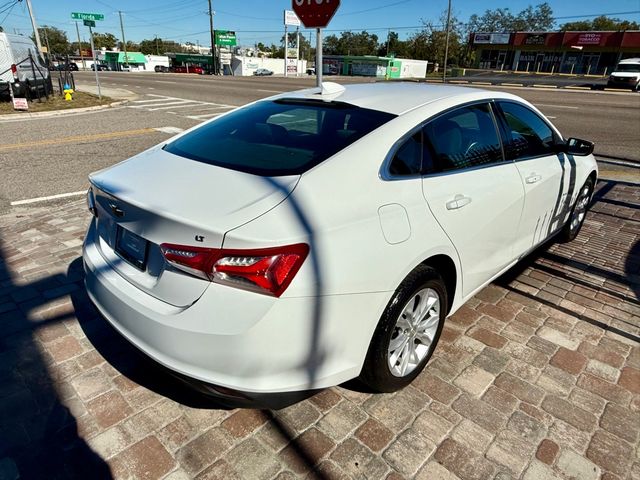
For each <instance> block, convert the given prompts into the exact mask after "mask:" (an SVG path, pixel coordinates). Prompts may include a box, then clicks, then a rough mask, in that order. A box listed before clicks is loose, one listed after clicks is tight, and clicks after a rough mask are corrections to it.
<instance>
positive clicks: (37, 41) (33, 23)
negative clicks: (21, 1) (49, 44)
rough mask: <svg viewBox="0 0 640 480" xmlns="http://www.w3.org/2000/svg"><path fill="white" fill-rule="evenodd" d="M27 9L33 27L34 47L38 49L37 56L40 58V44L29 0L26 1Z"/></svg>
mask: <svg viewBox="0 0 640 480" xmlns="http://www.w3.org/2000/svg"><path fill="white" fill-rule="evenodd" d="M27 9H28V10H29V17H31V26H32V27H33V36H34V37H35V38H36V47H38V55H39V56H40V58H42V44H41V43H40V34H39V33H38V25H37V24H36V17H35V16H34V15H33V7H32V6H31V0H27Z"/></svg>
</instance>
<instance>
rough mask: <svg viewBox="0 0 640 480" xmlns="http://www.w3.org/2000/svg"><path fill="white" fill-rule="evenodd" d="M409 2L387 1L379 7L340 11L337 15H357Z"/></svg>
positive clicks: (402, 0)
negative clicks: (387, 2)
mask: <svg viewBox="0 0 640 480" xmlns="http://www.w3.org/2000/svg"><path fill="white" fill-rule="evenodd" d="M409 2H413V0H401V1H399V2H395V3H389V4H387V5H381V6H379V7H372V8H367V9H366V10H358V11H357V12H347V13H340V14H339V15H340V16H341V17H346V16H347V15H358V14H360V13H367V12H373V11H375V10H382V9H383V8H389V7H395V6H396V5H402V4H403V3H409Z"/></svg>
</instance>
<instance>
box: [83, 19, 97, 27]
mask: <svg viewBox="0 0 640 480" xmlns="http://www.w3.org/2000/svg"><path fill="white" fill-rule="evenodd" d="M83 22H84V26H85V27H95V26H96V22H94V21H93V20H83Z"/></svg>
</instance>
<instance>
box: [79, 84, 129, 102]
mask: <svg viewBox="0 0 640 480" xmlns="http://www.w3.org/2000/svg"><path fill="white" fill-rule="evenodd" d="M76 90H78V91H79V92H85V93H90V94H92V95H98V86H97V85H96V84H95V82H94V83H76ZM100 92H101V93H102V95H104V96H105V97H109V98H113V99H114V100H129V101H131V100H135V99H136V98H138V94H136V93H134V92H132V91H130V90H125V89H124V88H115V87H107V86H105V85H102V84H101V85H100Z"/></svg>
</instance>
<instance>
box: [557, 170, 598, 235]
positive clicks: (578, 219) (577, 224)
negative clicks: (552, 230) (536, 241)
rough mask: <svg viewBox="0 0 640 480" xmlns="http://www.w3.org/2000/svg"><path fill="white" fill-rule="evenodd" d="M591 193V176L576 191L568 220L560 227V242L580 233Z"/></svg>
mask: <svg viewBox="0 0 640 480" xmlns="http://www.w3.org/2000/svg"><path fill="white" fill-rule="evenodd" d="M592 194H593V180H592V179H591V178H589V179H587V181H586V182H584V185H583V186H582V188H581V189H580V192H579V193H578V197H577V198H576V201H575V203H574V204H573V208H572V209H571V215H569V220H567V223H566V224H565V225H564V227H562V230H561V231H560V235H559V240H560V242H561V243H567V242H570V241H572V240H573V239H574V238H576V237H577V236H578V233H580V229H581V228H582V225H583V224H584V219H585V217H586V216H587V210H588V209H589V204H590V203H591V195H592Z"/></svg>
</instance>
